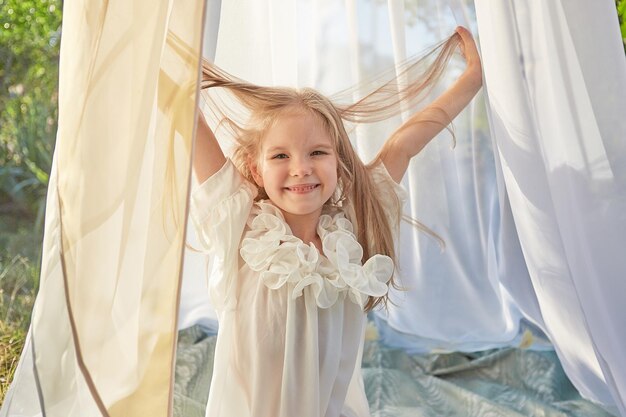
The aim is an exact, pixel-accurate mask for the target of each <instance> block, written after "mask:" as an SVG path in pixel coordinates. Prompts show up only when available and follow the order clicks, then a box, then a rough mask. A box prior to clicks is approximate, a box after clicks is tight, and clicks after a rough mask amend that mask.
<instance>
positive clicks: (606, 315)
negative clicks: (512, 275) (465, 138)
mask: <svg viewBox="0 0 626 417" xmlns="http://www.w3.org/2000/svg"><path fill="white" fill-rule="evenodd" d="M476 11H477V19H478V27H479V32H480V34H481V47H482V52H483V62H484V69H485V83H486V90H487V93H488V95H489V109H490V116H491V117H490V122H491V123H490V124H491V131H492V134H493V137H494V139H495V143H496V145H497V158H498V160H499V163H500V166H501V174H502V177H503V179H504V183H505V184H506V190H507V193H508V195H509V197H510V199H511V207H512V211H513V215H514V219H515V224H516V226H517V230H518V232H519V237H520V241H521V246H522V249H523V253H524V258H525V260H526V264H527V265H528V270H529V272H530V278H531V282H532V285H533V289H534V291H535V293H536V297H537V299H538V301H539V306H540V309H541V312H542V315H543V319H544V323H545V327H544V328H545V330H546V332H547V333H548V335H549V336H550V337H551V339H552V341H553V343H554V345H555V348H556V351H557V353H558V355H559V358H560V360H561V362H562V363H563V365H564V368H565V370H566V372H567V374H568V376H569V377H570V379H571V380H572V382H573V383H574V384H575V385H576V387H577V388H578V389H579V390H580V391H581V393H582V394H583V395H584V396H586V397H588V398H592V399H594V400H596V401H599V402H602V403H604V404H611V403H614V404H616V405H617V407H618V409H619V412H620V413H621V414H622V415H626V406H625V404H626V357H625V356H624V354H623V349H624V348H623V347H624V344H625V343H626V332H625V331H624V322H625V320H626V309H625V308H624V296H626V283H625V281H624V279H623V278H624V272H626V258H624V256H623V249H624V248H625V247H626V215H625V213H626V171H625V169H626V142H625V141H624V139H625V138H626V122H625V121H624V118H623V115H622V113H623V109H624V108H626V61H625V59H624V53H623V49H622V45H621V42H620V35H619V29H618V25H617V18H616V15H615V10H614V3H613V2H611V1H600V2H594V3H593V5H592V4H591V3H589V2H586V1H584V0H573V1H567V2H560V1H553V2H542V1H530V2H514V1H506V2H492V1H483V0H477V1H476ZM515 298H516V301H517V303H518V304H519V305H524V304H525V303H527V302H528V297H527V294H525V293H523V292H517V293H516V294H515ZM533 298H534V297H533ZM533 302H534V300H533Z"/></svg>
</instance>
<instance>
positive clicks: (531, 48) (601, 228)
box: [215, 0, 626, 413]
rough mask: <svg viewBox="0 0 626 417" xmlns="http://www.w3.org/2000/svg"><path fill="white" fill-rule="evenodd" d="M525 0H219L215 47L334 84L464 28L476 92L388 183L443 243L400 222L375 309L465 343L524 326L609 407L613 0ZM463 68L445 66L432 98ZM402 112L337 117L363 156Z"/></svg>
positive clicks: (262, 79) (617, 199)
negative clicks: (450, 129) (476, 69)
mask: <svg viewBox="0 0 626 417" xmlns="http://www.w3.org/2000/svg"><path fill="white" fill-rule="evenodd" d="M518 3H519V2H518ZM527 3H528V4H525V5H518V4H514V2H513V1H504V2H488V1H476V11H475V10H474V4H472V2H468V1H461V0H457V1H453V0H449V1H446V0H425V1H420V2H408V1H407V2H398V1H388V2H384V1H374V0H372V1H356V0H346V1H345V2H330V1H322V0H318V1H297V2H289V3H280V4H279V3H278V2H275V1H261V2H259V1H240V2H228V3H224V4H222V6H221V19H220V28H219V33H218V36H217V39H216V43H217V46H216V55H215V62H216V63H217V64H218V65H219V66H220V67H222V68H224V69H226V70H227V71H229V72H231V73H233V74H235V75H237V76H239V77H241V78H244V79H246V80H249V81H252V82H256V83H259V84H267V85H291V86H313V87H316V88H318V89H320V90H321V91H322V92H324V93H326V94H329V95H331V96H332V95H333V93H335V92H337V91H340V90H343V89H345V88H347V87H350V86H353V85H357V84H363V83H364V82H365V81H367V80H369V79H371V78H372V77H373V76H375V75H376V74H379V73H380V72H381V71H384V70H386V69H389V68H393V67H394V66H395V65H398V64H399V63H401V62H403V61H404V60H405V59H406V58H407V57H410V56H413V55H415V54H416V53H419V52H420V51H422V50H424V49H427V48H429V47H431V46H432V45H433V44H435V43H436V42H437V41H439V40H441V39H444V38H445V37H446V36H447V35H449V34H450V33H452V31H453V30H454V27H455V26H456V25H457V24H464V25H466V26H469V27H470V28H472V29H473V30H474V33H475V35H477V38H478V41H479V46H480V47H481V48H482V50H483V54H484V71H485V88H484V89H483V93H482V94H480V95H479V96H478V97H477V98H476V99H475V100H474V102H473V103H472V104H471V105H470V106H469V108H468V109H467V111H465V112H464V113H463V114H461V115H460V116H459V118H457V120H456V121H455V122H454V134H455V137H456V140H457V146H456V148H455V149H451V143H452V139H451V137H450V134H449V133H447V132H444V133H442V134H441V135H440V136H439V137H437V138H435V139H434V140H433V142H432V143H431V144H429V145H428V146H427V147H426V148H425V149H424V150H423V151H422V152H421V153H420V155H418V156H417V157H416V158H414V160H413V161H412V163H411V166H410V167H409V170H408V172H407V175H406V176H405V178H404V180H403V185H404V186H405V187H406V188H407V189H408V190H409V192H410V201H409V206H408V209H407V210H406V212H407V214H409V215H411V216H413V217H414V218H417V219H419V220H420V221H422V222H423V223H425V224H426V225H428V226H429V227H431V228H432V229H433V230H434V231H435V232H436V233H438V234H439V235H440V236H442V237H443V239H444V240H445V242H446V248H445V250H444V251H442V250H441V248H440V247H439V246H438V244H437V242H436V241H434V240H433V239H431V238H429V237H428V236H426V235H424V234H422V233H419V232H417V231H416V230H415V229H414V228H413V227H412V226H410V225H408V224H403V225H402V232H401V241H400V246H399V250H400V281H401V283H402V285H404V287H406V288H407V289H408V290H407V291H404V292H396V293H394V294H393V297H394V298H393V299H394V302H395V304H394V305H391V306H390V309H389V311H388V312H378V313H377V316H378V322H379V323H381V328H382V329H383V335H384V337H385V341H386V342H387V343H390V344H392V345H395V346H400V347H403V348H406V349H408V350H412V351H433V350H441V349H443V350H453V349H454V350H467V351H469V350H478V349H486V348H491V347H496V346H506V345H517V344H519V343H520V333H521V331H522V329H525V328H528V327H530V328H532V329H537V328H538V329H541V330H542V331H543V332H545V333H546V334H547V335H548V336H549V338H550V339H551V341H552V342H553V343H554V345H555V347H556V351H557V353H558V355H559V358H560V359H561V360H562V361H563V365H564V367H565V370H566V372H567V374H568V376H569V377H570V378H571V379H572V381H573V382H574V384H575V385H576V387H577V388H578V389H579V390H580V391H581V393H582V394H583V395H584V396H586V397H588V398H590V399H592V400H594V401H597V402H600V403H602V404H604V405H606V406H607V407H608V408H612V407H613V405H614V404H618V406H619V407H622V406H621V405H620V404H621V403H622V401H623V400H622V398H623V390H624V387H626V384H625V383H624V381H623V380H621V379H620V378H622V375H626V372H625V370H624V368H623V366H624V365H623V362H624V359H623V355H621V356H620V355H619V352H621V346H623V345H624V342H625V341H624V337H625V336H624V332H623V330H622V329H620V327H619V325H618V324H619V323H620V322H622V321H623V318H624V314H625V312H624V309H623V307H621V303H620V301H619V299H620V298H621V297H623V296H624V295H626V288H624V284H623V283H622V282H621V281H620V280H619V278H618V276H619V274H620V272H622V273H623V271H625V270H626V268H624V265H623V262H624V260H623V257H620V256H619V254H618V251H619V250H620V249H621V248H623V247H625V245H624V242H623V239H624V238H623V236H625V235H626V234H624V233H623V232H624V227H625V226H626V224H625V222H624V214H623V213H624V212H625V211H624V197H623V196H624V195H625V193H624V178H623V169H624V168H623V166H626V165H624V164H623V162H624V161H623V159H624V158H625V157H626V153H625V152H624V151H625V149H624V146H625V145H624V143H623V141H622V140H621V139H622V138H623V137H625V135H624V133H626V132H625V131H624V124H623V123H624V122H623V121H622V120H621V119H620V118H619V109H623V108H625V107H624V100H625V98H626V94H625V88H624V76H625V74H626V72H625V71H624V55H623V49H622V48H621V45H620V42H619V34H618V25H617V20H616V16H615V11H614V8H613V7H614V5H613V3H612V2H610V1H608V0H604V1H602V2H601V4H595V3H594V5H593V6H591V5H590V4H586V3H585V4H583V3H584V2H583V1H576V2H568V3H567V4H565V3H564V4H563V5H561V4H560V2H557V3H558V4H550V5H548V4H544V3H545V2H544V3H542V2H539V1H536V2H527ZM549 3H550V2H549ZM552 3H554V2H552ZM461 67H462V64H460V62H453V63H452V64H451V70H450V71H449V73H448V75H447V76H446V79H445V80H444V81H443V83H442V86H441V87H439V88H438V89H436V91H434V92H433V96H434V95H436V94H437V93H439V92H441V90H442V88H444V86H445V84H446V82H449V81H450V80H451V79H453V78H454V77H455V76H457V75H458V73H459V70H460V68H461ZM366 92H367V91H366V90H363V89H362V91H357V92H356V93H355V95H354V97H355V98H356V97H359V95H360V94H364V93H366ZM486 95H488V98H487V97H486ZM408 110H409V109H407V111H406V112H404V113H403V114H402V116H400V117H398V118H396V119H394V120H391V121H389V122H388V123H381V124H377V125H371V126H358V127H357V128H356V129H355V131H353V132H352V139H353V143H354V145H355V146H356V147H357V149H358V151H359V153H360V155H361V156H362V158H363V159H364V160H366V161H367V160H370V159H371V158H372V157H373V156H374V155H375V154H376V152H377V151H378V149H380V146H381V145H382V143H383V141H384V139H385V138H386V137H387V136H388V135H389V134H390V133H391V131H392V130H393V129H394V128H395V127H396V126H397V125H398V124H399V123H400V122H401V121H402V119H403V118H405V117H406V116H407V115H408V114H410V112H409V111H408ZM413 110H414V109H413ZM224 145H226V146H227V143H226V142H225V143H224ZM518 229H519V233H518ZM520 243H521V244H520ZM525 340H527V339H526V338H525ZM620 410H621V412H622V413H624V410H623V408H620Z"/></svg>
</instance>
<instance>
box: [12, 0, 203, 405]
mask: <svg viewBox="0 0 626 417" xmlns="http://www.w3.org/2000/svg"><path fill="white" fill-rule="evenodd" d="M64 6H65V7H64V10H63V38H62V44H61V60H60V67H61V70H60V86H59V130H58V134H57V143H56V149H55V155H54V166H53V170H52V173H51V179H50V184H49V189H48V200H47V203H48V205H47V211H46V225H45V238H44V246H43V261H42V273H41V284H40V290H39V294H38V296H37V300H36V304H35V308H34V311H33V318H32V323H31V329H30V334H29V343H27V346H26V349H25V350H24V353H23V357H22V360H21V364H20V368H19V371H18V374H17V375H16V377H15V382H14V383H13V386H12V387H11V391H10V392H9V394H8V397H7V399H6V401H5V403H4V404H3V408H2V411H1V412H0V415H2V416H14V415H22V416H36V415H45V416H47V417H54V416H62V417H68V416H76V417H85V416H101V415H106V416H167V415H169V413H170V408H171V401H172V393H171V387H172V378H173V358H174V350H175V342H176V317H177V301H178V290H179V278H180V269H181V259H182V245H183V241H184V240H183V239H184V230H185V227H184V226H185V219H186V209H187V208H186V207H187V195H188V188H189V187H188V184H189V176H190V160H191V148H192V137H193V128H194V120H195V118H194V111H195V108H196V106H195V103H196V95H197V94H196V91H197V85H198V84H197V78H198V64H199V60H198V59H199V53H200V49H201V45H200V43H201V32H202V27H203V7H204V4H203V3H202V2H195V1H189V0H170V1H161V2H154V1H147V0H123V1H122V0H108V1H93V0H90V1H87V0H82V1H81V0H79V1H73V2H65V4H64ZM35 388H37V389H35Z"/></svg>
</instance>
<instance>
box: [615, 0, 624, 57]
mask: <svg viewBox="0 0 626 417" xmlns="http://www.w3.org/2000/svg"><path fill="white" fill-rule="evenodd" d="M615 7H617V16H618V17H619V27H620V30H621V32H622V43H623V44H624V52H626V0H615Z"/></svg>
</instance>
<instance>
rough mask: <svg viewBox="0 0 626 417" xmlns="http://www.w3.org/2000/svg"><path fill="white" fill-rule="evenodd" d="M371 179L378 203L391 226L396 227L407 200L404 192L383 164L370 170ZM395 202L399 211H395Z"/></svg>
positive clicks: (407, 196) (406, 194)
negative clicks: (378, 199)
mask: <svg viewBox="0 0 626 417" xmlns="http://www.w3.org/2000/svg"><path fill="white" fill-rule="evenodd" d="M372 178H373V179H374V184H376V188H377V191H378V193H379V196H380V201H381V202H382V204H383V209H384V210H385V214H386V215H387V218H388V219H390V220H391V224H392V225H397V224H399V223H400V220H401V217H402V216H401V214H400V213H401V212H402V207H403V206H404V204H405V203H406V201H407V200H408V198H409V195H408V193H407V192H406V190H405V189H404V188H403V187H402V186H401V185H400V184H398V183H397V182H395V181H394V180H393V178H391V175H389V172H388V171H387V168H386V167H385V164H383V163H382V162H380V163H379V164H378V165H376V166H374V167H373V168H372ZM395 202H398V204H399V210H398V209H396V205H395Z"/></svg>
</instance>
